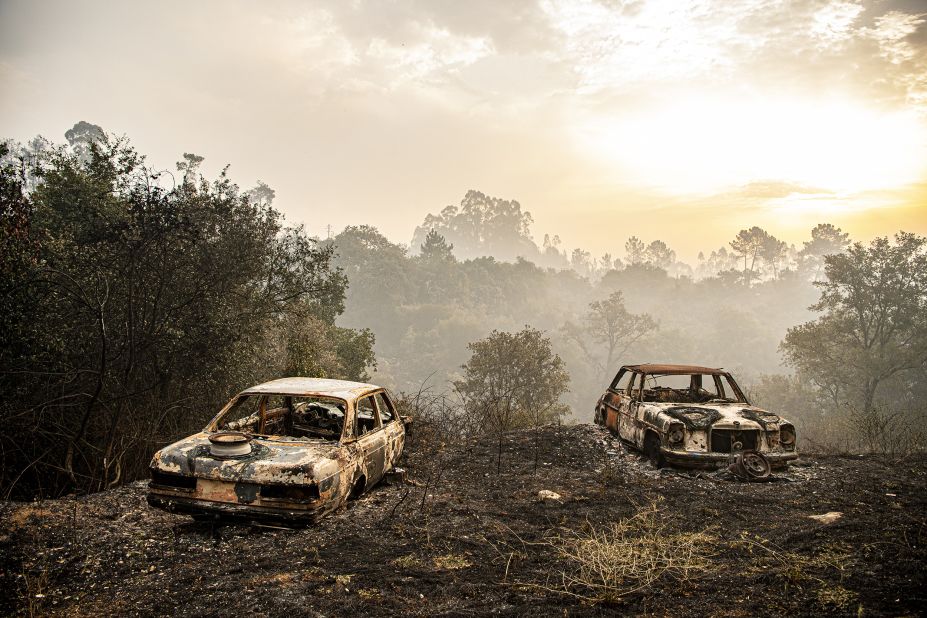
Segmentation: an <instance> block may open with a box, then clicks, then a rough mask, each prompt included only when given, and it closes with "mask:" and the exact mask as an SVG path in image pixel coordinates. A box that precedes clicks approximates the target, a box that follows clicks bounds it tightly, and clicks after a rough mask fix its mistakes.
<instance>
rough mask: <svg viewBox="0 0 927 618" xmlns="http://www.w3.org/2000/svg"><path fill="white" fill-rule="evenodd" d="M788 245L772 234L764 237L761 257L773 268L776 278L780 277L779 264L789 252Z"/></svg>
mask: <svg viewBox="0 0 927 618" xmlns="http://www.w3.org/2000/svg"><path fill="white" fill-rule="evenodd" d="M788 249H789V247H788V245H786V244H785V243H784V242H782V241H781V240H779V239H778V238H776V237H775V236H773V235H771V234H766V236H764V237H763V241H762V245H761V246H760V258H761V259H762V260H763V262H764V263H765V264H766V265H767V266H769V267H770V268H771V269H772V274H773V278H774V279H778V278H779V265H780V263H781V262H782V260H783V259H785V257H786V255H787V254H788Z"/></svg>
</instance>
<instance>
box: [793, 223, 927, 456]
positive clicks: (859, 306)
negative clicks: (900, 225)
mask: <svg viewBox="0 0 927 618" xmlns="http://www.w3.org/2000/svg"><path fill="white" fill-rule="evenodd" d="M925 248H927V239H925V238H924V237H921V236H916V235H914V234H909V233H905V232H899V233H898V234H896V236H895V242H894V243H892V242H891V241H889V239H888V238H876V239H875V240H873V241H872V242H871V243H870V245H869V246H868V247H867V246H865V245H863V244H862V243H854V244H853V245H852V246H851V247H850V248H849V249H847V251H846V252H844V253H838V254H832V255H827V256H825V257H824V263H825V275H826V280H824V281H821V282H818V283H817V284H816V285H817V286H818V287H819V288H820V289H821V297H820V299H819V300H818V302H817V303H816V304H815V305H814V306H813V307H812V309H813V310H815V311H818V312H821V313H822V315H821V316H820V317H818V318H817V319H815V320H813V321H810V322H806V323H804V324H801V325H799V326H795V327H793V328H790V329H789V330H788V332H787V333H786V336H785V339H784V340H783V342H782V346H781V349H782V352H783V354H784V355H785V359H786V362H788V363H789V365H791V366H792V367H794V368H795V369H796V370H797V371H798V372H799V373H800V374H801V375H803V376H805V377H806V378H807V379H809V380H810V381H812V382H813V383H814V384H815V385H816V386H817V387H819V388H820V389H822V391H823V392H824V393H826V394H827V396H828V398H829V400H830V401H831V402H832V403H833V404H834V405H835V406H846V407H847V408H849V413H850V415H851V416H852V417H853V418H854V419H855V420H854V422H853V426H854V427H856V428H857V430H858V431H860V432H863V433H868V434H869V436H870V437H869V438H868V440H867V441H868V442H870V448H872V445H874V444H875V443H874V442H873V436H878V435H879V434H880V432H881V431H882V430H881V429H879V428H884V427H886V426H887V425H888V424H890V421H891V419H893V418H895V415H896V413H898V412H900V411H902V410H908V411H909V412H910V413H911V414H915V415H916V416H918V417H923V416H924V407H923V404H922V403H920V404H919V403H915V404H914V406H912V405H911V402H909V401H906V398H905V394H906V393H909V392H913V391H915V390H916V385H917V384H922V383H923V382H924V381H925V373H927V251H925ZM913 424H914V425H916V423H913ZM866 427H869V428H870V429H868V430H867V429H866ZM873 432H874V433H873ZM879 441H881V439H880V440H879Z"/></svg>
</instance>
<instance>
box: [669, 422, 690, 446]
mask: <svg viewBox="0 0 927 618" xmlns="http://www.w3.org/2000/svg"><path fill="white" fill-rule="evenodd" d="M685 439H686V430H685V429H684V428H683V426H682V425H672V426H670V430H669V433H668V434H667V440H669V443H670V444H673V445H678V444H682V441H683V440H685Z"/></svg>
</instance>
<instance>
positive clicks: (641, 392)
mask: <svg viewBox="0 0 927 618" xmlns="http://www.w3.org/2000/svg"><path fill="white" fill-rule="evenodd" d="M623 378H624V376H620V377H619V379H618V380H616V384H619V383H624V382H625V380H624V379H623ZM725 382H726V383H727V384H725ZM725 386H726V388H725ZM626 389H627V390H626V392H627V394H628V395H629V396H630V397H631V398H632V399H635V400H637V401H646V402H659V403H694V404H699V403H710V402H713V403H746V400H745V399H744V398H743V396H742V395H741V393H740V391H739V389H737V388H735V387H734V386H733V385H732V384H731V383H730V379H729V378H728V377H727V376H725V375H711V374H701V373H693V374H657V373H653V374H640V373H636V374H633V376H632V378H631V379H630V380H628V381H627V386H626Z"/></svg>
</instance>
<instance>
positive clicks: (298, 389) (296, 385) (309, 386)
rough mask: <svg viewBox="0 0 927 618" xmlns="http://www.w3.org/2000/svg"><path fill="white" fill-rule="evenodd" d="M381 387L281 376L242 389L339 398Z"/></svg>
mask: <svg viewBox="0 0 927 618" xmlns="http://www.w3.org/2000/svg"><path fill="white" fill-rule="evenodd" d="M379 388H380V387H379V386H376V385H375V384H365V383H364V382H350V381H348V380H330V379H328V378H300V377H293V378H280V379H277V380H271V381H270V382H264V383H263V384H258V385H256V386H252V387H251V388H249V389H246V390H244V391H242V394H258V393H269V394H273V395H319V396H322V397H335V398H338V399H356V398H358V397H360V396H362V395H365V394H366V393H369V392H370V391H375V390H378V389H379Z"/></svg>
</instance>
